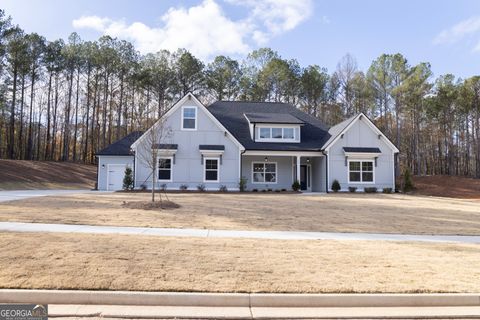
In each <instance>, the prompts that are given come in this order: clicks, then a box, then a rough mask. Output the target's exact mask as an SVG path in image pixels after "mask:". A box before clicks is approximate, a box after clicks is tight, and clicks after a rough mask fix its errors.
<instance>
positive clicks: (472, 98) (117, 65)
mask: <svg viewBox="0 0 480 320" xmlns="http://www.w3.org/2000/svg"><path fill="white" fill-rule="evenodd" d="M187 92H192V93H194V94H195V95H196V96H197V97H199V98H200V100H202V102H204V103H206V104H208V103H209V102H213V101H215V100H243V101H275V102H286V103H291V104H293V105H295V106H297V107H298V108H301V109H302V110H304V111H305V112H307V113H309V114H311V115H312V116H314V117H318V118H320V119H321V120H322V121H324V122H325V123H326V124H328V125H334V124H336V123H338V122H340V121H342V120H344V119H346V118H348V117H350V116H352V115H354V114H356V113H358V112H364V113H365V114H366V115H367V116H368V117H370V118H371V119H372V120H373V121H374V122H375V124H376V125H377V126H378V127H379V128H380V129H381V130H382V131H383V132H384V133H385V134H386V135H387V136H388V137H389V138H390V139H391V140H392V141H393V142H394V143H395V144H396V145H397V147H398V148H399V149H400V150H401V154H400V157H399V158H398V162H399V165H400V167H402V168H409V169H410V170H411V171H412V172H413V173H414V174H420V175H422V174H448V175H465V176H472V177H477V178H480V76H474V77H471V78H468V79H460V78H457V77H455V76H454V75H452V74H446V75H440V76H438V77H436V78H434V77H433V74H432V70H431V66H430V64H429V63H427V62H425V63H419V64H417V65H411V64H410V63H409V62H408V60H407V59H406V58H405V57H404V56H403V55H401V54H399V53H397V54H382V55H381V56H379V57H378V58H376V59H375V60H374V61H373V62H372V63H371V65H370V67H369V68H368V70H366V71H362V70H359V68H358V66H357V63H356V61H355V58H354V57H353V56H351V55H349V54H347V55H346V56H344V57H343V58H341V59H340V61H339V63H338V65H337V68H336V70H334V71H333V72H328V71H327V69H326V68H322V67H320V66H318V65H309V66H306V67H304V66H301V65H300V64H299V63H298V61H297V60H295V59H289V60H288V59H283V58H282V57H281V56H280V55H279V54H278V53H277V52H275V51H273V50H272V49H269V48H261V49H258V50H255V51H253V52H251V53H250V54H248V55H247V57H246V58H245V59H243V60H242V61H237V60H235V59H232V58H230V57H226V56H217V57H215V58H214V59H213V60H212V61H211V62H208V63H205V62H203V61H201V60H200V59H198V58H196V57H195V56H194V55H193V54H191V53H190V52H188V51H187V50H185V49H178V50H177V51H175V52H169V51H167V50H161V51H159V52H157V53H149V54H145V55H141V54H139V53H138V52H137V51H136V50H135V48H134V46H133V45H132V44H131V43H129V42H127V41H124V40H118V39H115V38H111V37H109V36H102V37H100V38H99V39H98V40H97V41H84V40H82V39H81V38H80V36H79V35H78V34H76V33H72V34H71V35H70V36H69V37H68V39H66V40H63V39H58V40H55V41H47V40H46V39H45V38H44V37H42V36H41V35H39V34H36V33H25V31H23V30H22V29H21V28H20V27H19V26H16V25H13V24H12V23H11V19H10V17H8V16H7V15H6V14H5V12H4V11H2V10H0V157H1V158H8V159H29V160H55V161H81V162H85V163H93V162H95V153H96V152H97V151H99V150H100V149H102V148H104V147H105V146H107V145H108V144H110V143H112V142H113V141H115V140H116V139H119V138H121V137H123V136H125V135H126V134H128V133H130V132H132V131H136V130H145V128H147V127H149V126H150V125H151V124H152V123H153V122H154V121H155V120H156V119H158V118H159V116H160V115H162V114H163V113H164V112H165V110H167V109H168V108H169V107H170V106H171V105H172V104H173V103H174V102H175V101H177V100H178V99H179V98H181V97H182V96H183V95H185V94H186V93H187Z"/></svg>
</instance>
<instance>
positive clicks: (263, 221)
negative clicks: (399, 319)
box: [0, 193, 480, 235]
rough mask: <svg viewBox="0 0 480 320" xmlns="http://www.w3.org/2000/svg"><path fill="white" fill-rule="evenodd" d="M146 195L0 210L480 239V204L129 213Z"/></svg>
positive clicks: (222, 206)
mask: <svg viewBox="0 0 480 320" xmlns="http://www.w3.org/2000/svg"><path fill="white" fill-rule="evenodd" d="M149 198H150V195H149V194H148V193H93V194H80V195H65V196H56V197H41V198H32V199H25V200H20V201H10V202H3V203H0V221H21V222H43V223H68V224H92V225H112V226H141V227H166V228H169V227H171V228H200V229H203V228H208V229H230V230H232V229H233V230H304V231H329V232H380V233H412V234H465V235H478V234H480V210H479V208H480V202H478V201H474V200H460V199H448V198H432V197H423V196H407V195H398V194H391V195H387V194H350V193H347V194H327V195H299V194H277V193H273V194H251V193H250V194H239V193H226V194H222V193H217V194H213V193H183V194H182V193H175V194H169V198H170V200H173V201H174V202H175V203H177V204H179V205H180V206H181V207H180V208H178V209H170V210H163V211H162V210H160V211H158V210H143V209H130V208H125V207H124V206H123V203H124V202H131V201H148V199H149Z"/></svg>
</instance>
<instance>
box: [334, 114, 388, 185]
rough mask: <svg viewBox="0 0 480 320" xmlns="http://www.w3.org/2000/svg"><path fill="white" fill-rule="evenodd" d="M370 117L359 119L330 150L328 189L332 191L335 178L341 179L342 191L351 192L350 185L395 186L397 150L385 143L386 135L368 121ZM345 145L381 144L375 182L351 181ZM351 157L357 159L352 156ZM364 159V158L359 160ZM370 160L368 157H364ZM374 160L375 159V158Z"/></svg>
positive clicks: (377, 145) (350, 158)
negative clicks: (379, 132)
mask: <svg viewBox="0 0 480 320" xmlns="http://www.w3.org/2000/svg"><path fill="white" fill-rule="evenodd" d="M366 121H367V120H366V119H361V118H360V119H358V120H357V121H356V122H355V123H353V125H352V126H351V127H350V128H349V129H348V130H347V131H346V132H344V135H343V138H340V139H338V140H337V141H336V142H335V143H334V144H333V145H331V146H330V148H329V150H328V190H329V191H331V187H332V182H333V180H335V179H337V180H338V182H339V183H340V186H341V191H348V187H357V188H358V190H359V191H363V189H364V188H365V187H376V188H378V189H379V190H381V189H383V188H393V189H395V178H394V151H393V150H392V148H391V147H390V146H389V145H388V144H387V143H386V142H385V137H383V136H382V137H381V138H380V139H379V138H378V134H377V133H376V132H374V131H373V130H372V128H371V127H370V126H369V125H368V124H367V123H365V122H366ZM343 147H378V148H379V149H380V151H381V152H382V153H381V155H379V156H378V158H377V166H376V167H375V165H374V169H373V170H374V182H373V183H348V162H347V165H345V153H344V151H343ZM348 159H349V160H355V157H354V156H350V157H349V158H348ZM359 160H362V159H359ZM364 160H367V159H364ZM371 160H374V158H373V157H372V158H371Z"/></svg>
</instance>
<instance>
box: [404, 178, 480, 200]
mask: <svg viewBox="0 0 480 320" xmlns="http://www.w3.org/2000/svg"><path fill="white" fill-rule="evenodd" d="M413 181H414V184H415V188H416V190H415V192H414V194H418V195H427V196H436V197H450V198H458V199H476V200H480V179H473V178H466V177H455V176H423V177H421V176H416V177H414V179H413Z"/></svg>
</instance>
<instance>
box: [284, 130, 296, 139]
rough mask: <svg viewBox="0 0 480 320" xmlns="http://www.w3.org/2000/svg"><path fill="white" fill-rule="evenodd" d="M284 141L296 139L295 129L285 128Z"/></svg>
mask: <svg viewBox="0 0 480 320" xmlns="http://www.w3.org/2000/svg"><path fill="white" fill-rule="evenodd" d="M283 139H295V136H294V134H293V128H283Z"/></svg>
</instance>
